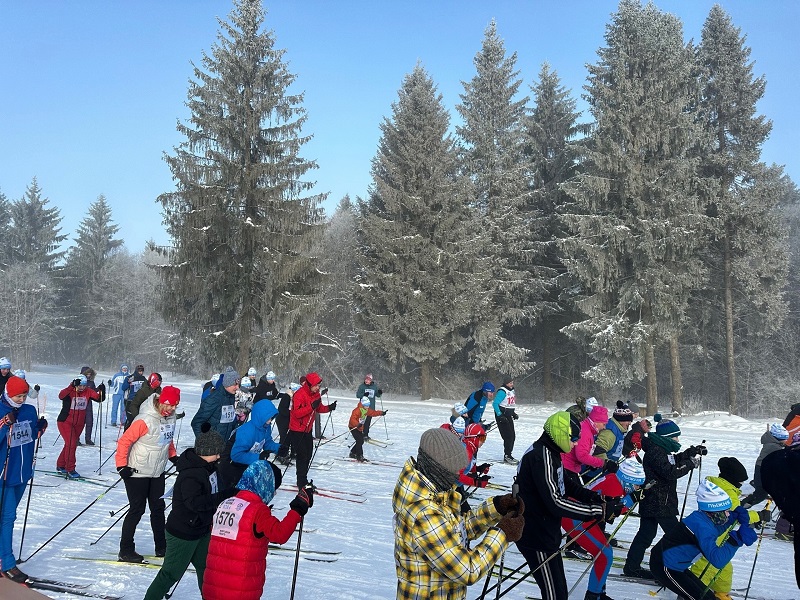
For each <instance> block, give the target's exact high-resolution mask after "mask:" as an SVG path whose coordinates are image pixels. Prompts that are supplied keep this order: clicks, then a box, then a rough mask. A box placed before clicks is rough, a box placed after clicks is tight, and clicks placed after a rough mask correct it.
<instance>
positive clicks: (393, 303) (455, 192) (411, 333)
mask: <svg viewBox="0 0 800 600" xmlns="http://www.w3.org/2000/svg"><path fill="white" fill-rule="evenodd" d="M448 126H449V116H448V114H447V111H446V110H445V108H444V107H443V105H442V97H441V94H439V93H438V92H437V89H436V87H435V85H434V83H433V80H432V79H431V78H430V76H429V75H428V74H427V73H426V71H425V69H424V68H423V67H422V66H420V65H417V66H416V67H415V68H414V70H413V71H412V72H411V73H410V74H409V75H407V76H406V77H405V78H404V80H403V84H402V87H401V88H400V91H399V94H398V100H397V101H396V102H395V103H393V104H392V116H391V118H386V119H384V121H383V123H382V124H381V138H380V141H379V146H378V153H377V155H376V156H375V158H374V159H373V161H372V184H371V186H370V191H369V197H368V198H367V200H366V201H362V202H361V203H360V204H359V212H360V214H359V235H358V240H359V259H360V272H359V275H358V278H357V280H356V282H357V285H356V286H355V299H356V303H357V313H356V316H357V324H358V326H359V328H360V333H361V336H362V340H363V342H364V344H365V345H366V346H367V348H368V349H370V350H372V351H373V352H374V353H375V354H377V355H378V356H380V357H382V358H384V359H385V360H387V361H388V362H389V364H390V365H392V366H393V367H396V368H398V369H399V370H403V371H404V372H405V371H408V370H410V369H413V368H416V367H417V366H418V367H419V369H420V384H421V394H422V399H423V400H426V399H428V398H430V397H431V395H432V393H433V377H434V369H435V366H436V365H437V364H438V365H441V364H445V363H446V362H447V361H448V360H449V359H450V357H451V356H453V355H454V354H455V353H457V352H458V351H459V350H461V348H462V347H463V346H464V344H465V342H466V341H467V332H466V329H467V326H468V324H469V323H470V322H471V320H472V315H473V314H474V311H475V308H476V307H475V304H476V298H479V297H480V296H478V295H477V294H476V293H475V292H476V290H475V274H474V272H473V271H472V267H474V264H475V260H476V246H477V243H476V242H477V241H478V240H480V237H479V236H478V235H476V234H475V232H474V231H473V230H472V229H471V227H470V224H469V217H470V213H469V210H468V207H467V206H466V204H465V200H466V194H467V191H468V190H467V188H468V186H467V182H466V181H465V180H463V178H459V177H458V173H457V162H456V154H455V149H454V142H453V140H452V138H451V136H450V135H449V134H448Z"/></svg>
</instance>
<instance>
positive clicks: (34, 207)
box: [7, 177, 67, 273]
mask: <svg viewBox="0 0 800 600" xmlns="http://www.w3.org/2000/svg"><path fill="white" fill-rule="evenodd" d="M49 204H50V200H49V199H47V198H43V197H42V189H41V188H40V187H39V183H38V182H37V181H36V177H34V178H33V180H32V181H31V183H30V185H29V186H28V187H27V189H26V190H25V194H24V195H23V197H22V198H21V199H20V200H18V201H17V202H14V203H13V204H12V205H11V220H12V221H13V227H11V229H10V231H9V235H8V242H7V244H8V250H9V254H10V256H9V260H10V261H11V263H12V264H16V263H24V264H26V265H28V266H29V267H31V266H35V267H36V268H37V269H39V270H40V271H42V272H43V273H52V272H54V271H55V270H56V268H57V267H58V262H59V261H60V260H61V259H62V257H63V256H64V254H65V251H60V250H59V249H58V247H59V245H60V244H61V243H62V242H63V241H64V240H66V239H67V236H66V235H61V233H60V232H61V227H60V225H61V212H60V211H59V209H58V207H55V206H53V207H50V206H49Z"/></svg>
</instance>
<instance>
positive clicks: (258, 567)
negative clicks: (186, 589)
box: [203, 460, 314, 600]
mask: <svg viewBox="0 0 800 600" xmlns="http://www.w3.org/2000/svg"><path fill="white" fill-rule="evenodd" d="M280 484H281V471H280V469H279V468H278V467H276V466H275V465H274V464H273V463H271V462H268V461H266V460H257V461H256V462H254V463H253V464H252V465H250V466H249V467H247V469H245V472H244V474H242V478H241V479H240V480H239V483H238V484H237V486H236V487H237V488H238V489H239V490H241V491H240V492H239V493H238V494H236V495H235V496H234V497H233V498H228V499H227V500H225V501H224V502H223V503H222V504H220V505H219V508H217V512H216V513H215V514H214V521H213V523H212V529H211V542H209V545H208V558H207V560H206V570H205V573H204V576H203V598H204V600H230V599H231V598H235V599H236V600H259V599H260V598H261V595H262V593H263V591H264V582H265V581H266V570H267V551H268V549H269V544H270V543H274V544H284V543H286V542H287V541H288V540H289V538H290V537H292V534H293V533H294V530H295V529H297V525H298V524H299V523H300V522H301V520H302V518H303V517H304V516H305V514H306V512H307V511H308V509H309V508H310V507H311V506H313V505H314V486H312V485H309V486H306V487H303V488H300V492H299V493H298V494H297V496H296V497H295V498H294V500H292V501H291V502H290V503H289V507H290V508H291V510H290V511H289V512H288V513H287V515H286V516H285V517H284V518H283V520H280V519H277V518H276V517H274V516H272V510H270V507H269V503H270V502H271V501H272V498H273V497H274V496H275V490H276V489H277V488H278V487H279V486H280Z"/></svg>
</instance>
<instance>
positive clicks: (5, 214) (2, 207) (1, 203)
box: [0, 192, 11, 269]
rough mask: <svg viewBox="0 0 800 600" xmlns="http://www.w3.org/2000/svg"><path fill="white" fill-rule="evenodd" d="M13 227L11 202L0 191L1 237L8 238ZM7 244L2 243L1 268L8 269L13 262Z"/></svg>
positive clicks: (0, 246)
mask: <svg viewBox="0 0 800 600" xmlns="http://www.w3.org/2000/svg"><path fill="white" fill-rule="evenodd" d="M10 227H11V203H10V202H9V201H8V198H6V195H5V194H4V193H3V192H0V239H2V240H8V239H9V235H10ZM9 254H10V253H9V250H8V246H7V244H0V269H6V268H7V267H8V266H9V264H11V258H10V255H9Z"/></svg>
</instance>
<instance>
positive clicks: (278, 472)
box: [267, 461, 283, 490]
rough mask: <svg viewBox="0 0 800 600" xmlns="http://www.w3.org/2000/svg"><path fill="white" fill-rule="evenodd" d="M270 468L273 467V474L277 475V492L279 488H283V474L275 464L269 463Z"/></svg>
mask: <svg viewBox="0 0 800 600" xmlns="http://www.w3.org/2000/svg"><path fill="white" fill-rule="evenodd" d="M267 462H269V461H267ZM269 466H270V467H272V474H273V475H275V489H276V490H277V489H278V488H279V487H281V482H282V481H283V473H281V470H280V468H279V467H278V466H277V465H276V464H275V463H269Z"/></svg>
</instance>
